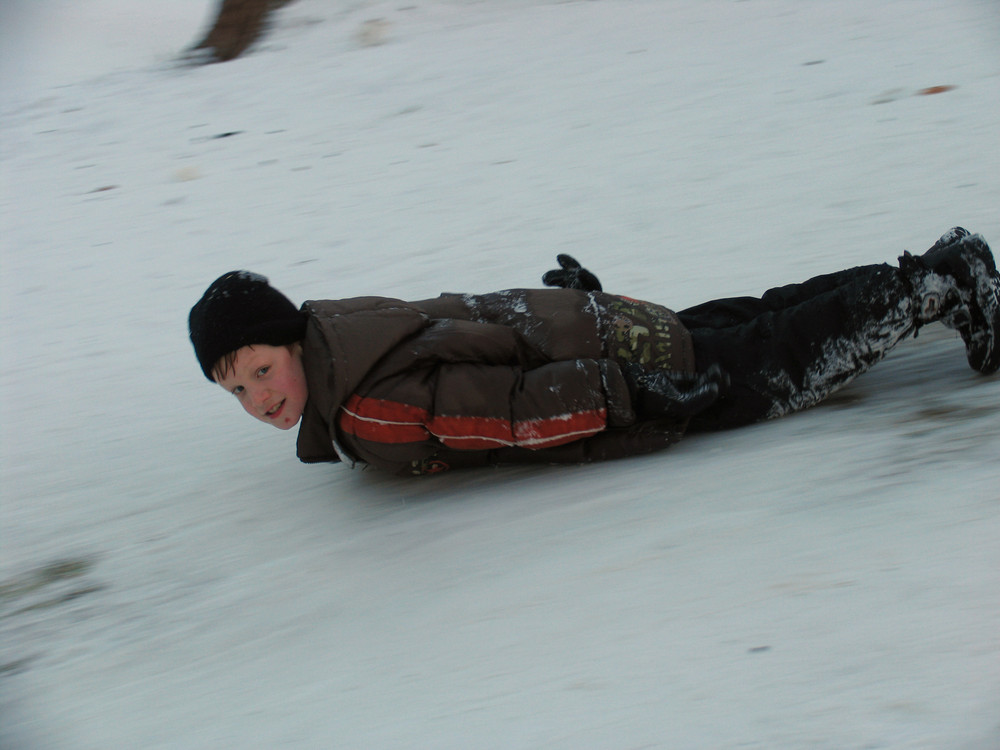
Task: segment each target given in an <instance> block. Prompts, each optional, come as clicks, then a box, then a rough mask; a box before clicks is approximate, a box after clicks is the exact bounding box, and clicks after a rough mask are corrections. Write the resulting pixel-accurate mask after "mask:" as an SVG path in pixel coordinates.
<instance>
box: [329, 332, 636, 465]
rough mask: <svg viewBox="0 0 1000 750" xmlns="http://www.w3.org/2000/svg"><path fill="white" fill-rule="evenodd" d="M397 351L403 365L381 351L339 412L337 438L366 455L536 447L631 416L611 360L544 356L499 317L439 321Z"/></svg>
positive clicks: (392, 459) (401, 456)
mask: <svg viewBox="0 0 1000 750" xmlns="http://www.w3.org/2000/svg"><path fill="white" fill-rule="evenodd" d="M396 359H397V360H398V361H399V362H405V363H406V366H405V367H404V368H402V369H396V368H395V367H393V360H394V357H393V356H392V355H390V356H389V357H387V359H386V361H384V362H382V363H380V365H379V367H378V368H377V371H378V374H377V375H376V374H373V379H371V380H370V381H368V382H366V383H363V384H362V386H361V387H360V388H359V389H358V390H357V391H356V392H355V393H354V394H353V395H352V396H351V398H349V399H348V401H347V402H346V403H345V404H344V405H343V406H342V407H341V410H340V415H339V417H338V429H339V432H340V434H341V437H342V439H345V440H347V441H348V442H351V443H353V444H354V445H355V446H356V447H357V448H359V450H358V453H359V456H360V457H362V458H363V459H364V460H366V461H368V462H369V463H375V464H380V463H382V464H384V463H386V462H388V463H392V464H397V465H398V464H399V463H400V462H401V461H403V460H405V459H410V460H411V461H412V460H419V459H420V458H423V457H426V456H427V455H429V454H430V453H433V452H434V450H436V449H439V448H441V447H442V446H443V447H445V448H447V449H450V450H456V451H494V450H496V449H502V448H511V447H516V448H520V449H527V450H532V451H537V450H541V449H546V448H553V447H557V446H561V445H566V444H569V443H573V442H575V441H579V440H582V439H585V438H589V437H592V436H594V435H596V434H598V433H600V432H602V431H603V430H605V429H607V428H608V427H622V426H627V425H630V424H632V423H633V422H634V421H635V415H634V413H633V412H632V409H631V403H630V397H629V394H628V388H627V386H626V384H625V380H624V377H623V376H622V373H621V370H620V368H619V367H618V365H617V364H616V363H614V362H613V361H611V360H607V359H586V358H584V359H572V360H564V361H557V362H546V361H544V359H541V358H539V356H538V355H537V354H536V353H535V352H533V351H531V350H529V349H526V348H525V347H524V346H523V344H522V342H521V340H520V337H519V336H518V335H517V334H516V333H515V332H512V331H510V329H508V328H506V327H504V326H494V325H490V324H477V323H469V322H465V321H457V322H456V321H448V324H447V325H444V326H435V327H434V328H433V329H432V330H429V331H428V332H426V333H424V334H421V336H419V337H417V338H416V339H415V340H414V341H411V342H409V343H408V344H407V345H406V346H405V347H404V351H401V352H399V353H398V357H396ZM394 370H395V371H394ZM393 371H394V372H393ZM387 373H391V374H387ZM407 446H409V447H410V448H411V450H407ZM385 468H395V467H389V466H386V467H385Z"/></svg>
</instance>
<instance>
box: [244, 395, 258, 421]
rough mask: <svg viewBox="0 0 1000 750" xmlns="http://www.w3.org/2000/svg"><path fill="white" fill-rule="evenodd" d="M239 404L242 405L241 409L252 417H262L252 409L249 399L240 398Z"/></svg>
mask: <svg viewBox="0 0 1000 750" xmlns="http://www.w3.org/2000/svg"><path fill="white" fill-rule="evenodd" d="M240 406H241V407H243V411H245V412H246V413H247V414H249V415H250V416H251V417H253V418H254V419H262V418H261V417H260V415H258V414H257V412H256V411H255V410H254V408H253V406H252V405H251V404H250V400H249V399H246V400H241V401H240ZM262 421H263V420H262Z"/></svg>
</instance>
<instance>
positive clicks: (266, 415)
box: [215, 344, 308, 430]
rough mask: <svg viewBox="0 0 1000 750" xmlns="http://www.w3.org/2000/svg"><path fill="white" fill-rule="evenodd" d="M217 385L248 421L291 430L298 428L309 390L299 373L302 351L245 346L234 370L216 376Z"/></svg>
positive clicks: (292, 348) (301, 370) (236, 360)
mask: <svg viewBox="0 0 1000 750" xmlns="http://www.w3.org/2000/svg"><path fill="white" fill-rule="evenodd" d="M215 382H217V383H218V384H219V385H221V386H222V387H223V388H225V389H226V390H227V391H229V392H230V393H232V394H233V395H234V396H236V398H237V399H238V400H239V402H240V405H241V406H242V407H243V408H244V409H245V410H246V412H247V414H249V415H250V416H251V417H254V418H256V419H259V420H260V421H261V422H266V423H267V424H270V425H274V426H275V427H277V428H278V429H279V430H290V429H291V428H293V427H294V426H295V425H296V424H298V421H299V418H300V417H301V416H302V410H303V409H304V408H305V405H306V397H307V395H308V390H307V388H306V374H305V371H304V370H303V369H302V347H301V346H300V345H299V344H295V345H293V346H292V347H291V350H289V347H287V346H267V345H266V344H256V345H254V346H252V347H250V346H244V347H243V348H242V349H238V350H237V352H236V359H235V360H234V361H233V368H232V369H231V370H229V371H228V372H226V373H224V374H222V375H217V376H216V381H215Z"/></svg>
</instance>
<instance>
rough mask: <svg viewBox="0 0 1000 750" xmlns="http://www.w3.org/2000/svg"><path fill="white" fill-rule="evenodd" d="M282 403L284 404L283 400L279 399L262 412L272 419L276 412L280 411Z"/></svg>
mask: <svg viewBox="0 0 1000 750" xmlns="http://www.w3.org/2000/svg"><path fill="white" fill-rule="evenodd" d="M284 405H285V400H284V399H281V401H279V402H278V403H276V404H275V405H274V406H272V407H271V408H270V409H268V410H267V411H266V412H264V416H265V417H267V418H268V419H274V418H275V417H276V416H278V414H280V413H281V409H282V407H283V406H284Z"/></svg>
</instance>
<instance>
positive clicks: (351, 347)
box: [298, 289, 694, 474]
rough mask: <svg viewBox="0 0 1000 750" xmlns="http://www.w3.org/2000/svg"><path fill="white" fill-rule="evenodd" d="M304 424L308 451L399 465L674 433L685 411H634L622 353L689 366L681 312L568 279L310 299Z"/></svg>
mask: <svg viewBox="0 0 1000 750" xmlns="http://www.w3.org/2000/svg"><path fill="white" fill-rule="evenodd" d="M302 309H303V311H304V312H305V313H306V314H307V316H308V323H307V328H306V337H305V340H304V342H303V363H304V367H305V373H306V379H307V381H308V386H309V401H308V403H307V404H306V409H305V413H304V414H303V417H302V424H301V427H300V429H299V438H298V455H299V458H301V459H302V460H303V461H305V462H316V461H336V460H338V458H346V459H348V460H351V461H363V462H365V463H369V464H372V465H374V466H378V467H380V468H383V469H388V470H390V471H393V472H395V473H398V474H426V473H433V472H436V471H441V470H443V469H448V468H457V467H465V466H483V465H494V464H501V463H514V462H531V461H534V462H548V463H567V462H568V463H579V462H587V461H594V460H603V459H609V458H615V457H620V456H626V455H634V454H639V453H648V452H651V451H654V450H658V449H661V448H664V447H666V446H668V445H670V444H671V443H673V442H676V441H677V440H678V439H679V438H680V437H681V435H682V434H683V432H684V427H685V421H686V420H661V421H656V422H637V421H636V416H635V413H634V411H633V409H632V401H631V396H630V393H629V388H628V386H627V384H626V382H625V379H624V377H623V375H622V369H621V366H622V365H624V364H626V363H631V362H638V363H640V364H642V365H643V366H645V367H647V368H649V369H666V370H675V371H681V372H693V370H694V356H693V352H692V348H691V339H690V336H689V335H688V333H687V331H686V330H685V329H684V327H683V326H682V325H681V324H680V322H679V321H678V320H677V317H676V315H675V314H674V313H672V312H671V311H669V310H667V309H666V308H663V307H660V306H659V305H654V304H651V303H647V302H639V301H635V300H630V299H627V298H623V297H616V296H614V295H609V294H604V293H600V292H584V291H580V290H573V289H531V290H525V289H520V290H509V291H505V292H495V293H492V294H484V295H457V294H445V295H442V296H441V297H438V298H436V299H431V300H425V301H421V302H403V301H401V300H395V299H388V298H383V297H361V298H356V299H346V300H324V301H310V302H306V303H305V304H304V305H303V306H302Z"/></svg>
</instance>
